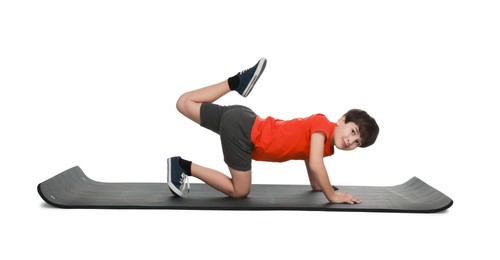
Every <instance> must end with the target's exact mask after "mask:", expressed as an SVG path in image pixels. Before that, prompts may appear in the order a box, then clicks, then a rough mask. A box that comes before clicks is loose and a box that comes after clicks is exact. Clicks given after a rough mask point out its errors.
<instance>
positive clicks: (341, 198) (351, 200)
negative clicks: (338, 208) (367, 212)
mask: <svg viewBox="0 0 500 260" xmlns="http://www.w3.org/2000/svg"><path fill="white" fill-rule="evenodd" d="M330 202H331V203H347V204H359V203H361V201H360V200H359V199H358V198H356V197H355V196H353V195H351V194H349V193H345V192H335V196H333V199H332V200H331V201H330Z"/></svg>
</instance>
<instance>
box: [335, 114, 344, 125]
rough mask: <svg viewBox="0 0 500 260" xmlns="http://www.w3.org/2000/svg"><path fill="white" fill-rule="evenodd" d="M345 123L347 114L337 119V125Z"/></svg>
mask: <svg viewBox="0 0 500 260" xmlns="http://www.w3.org/2000/svg"><path fill="white" fill-rule="evenodd" d="M343 124H345V116H343V117H341V118H339V120H337V125H343Z"/></svg>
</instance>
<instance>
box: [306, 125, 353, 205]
mask: <svg viewBox="0 0 500 260" xmlns="http://www.w3.org/2000/svg"><path fill="white" fill-rule="evenodd" d="M325 140H326V136H325V134H324V133H323V132H316V133H313V134H312V135H311V147H310V153H309V161H308V162H307V161H306V165H307V166H308V167H307V170H308V173H309V176H310V177H309V178H310V180H311V186H312V188H313V189H314V188H317V187H315V186H316V185H317V186H319V188H321V190H322V191H323V194H325V197H326V198H327V199H328V201H329V202H331V203H349V204H354V203H360V201H359V200H358V199H357V198H356V197H354V196H352V195H351V194H348V193H343V192H335V191H334V190H333V187H332V184H331V183H330V178H329V177H328V172H327V171H326V167H325V164H324V162H323V151H324V148H325Z"/></svg>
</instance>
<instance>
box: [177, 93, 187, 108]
mask: <svg viewBox="0 0 500 260" xmlns="http://www.w3.org/2000/svg"><path fill="white" fill-rule="evenodd" d="M188 101H189V99H188V98H187V97H186V94H182V95H181V96H180V97H179V99H177V103H176V104H175V106H176V108H177V110H178V111H179V112H181V113H182V112H183V111H185V110H186V105H187V102H188Z"/></svg>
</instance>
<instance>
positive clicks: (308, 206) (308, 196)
mask: <svg viewBox="0 0 500 260" xmlns="http://www.w3.org/2000/svg"><path fill="white" fill-rule="evenodd" d="M338 188H339V189H340V191H342V192H348V193H352V194H354V195H355V196H357V197H358V198H359V199H360V200H361V201H362V203H361V204H356V205H348V204H329V203H327V200H326V198H325V196H324V195H323V193H322V192H317V191H316V192H315V191H311V188H310V186H309V185H270V184H269V185H268V184H254V185H252V190H251V192H250V195H249V196H248V197H247V198H244V199H233V198H229V197H227V196H226V195H224V194H222V193H220V192H218V191H216V190H214V189H213V188H211V187H210V186H208V185H206V184H191V190H190V193H187V191H186V196H185V197H184V198H175V197H173V196H172V194H171V193H170V191H169V189H168V186H167V184H166V183H105V182H97V181H94V180H92V179H90V178H89V177H87V176H86V175H85V174H84V173H83V171H82V170H81V169H80V167H78V166H75V167H73V168H71V169H68V170H66V171H64V172H62V173H60V174H58V175H56V176H54V177H52V178H50V179H48V180H46V181H44V182H42V183H40V184H39V185H38V193H39V194H40V196H41V197H42V198H43V199H44V200H45V202H47V203H48V204H50V205H52V206H54V207H60V208H103V209H197V210H315V211H370V212H408V213H432V212H439V211H442V210H445V209H447V208H449V207H451V205H452V204H453V201H452V200H451V199H450V198H449V197H448V196H446V195H444V194H443V193H441V192H440V191H438V190H436V189H434V188H433V187H431V186H429V185H428V184H426V183H425V182H423V181H421V180H420V179H418V178H416V177H413V178H411V179H410V180H408V181H407V182H405V183H403V184H400V185H396V186H388V187H377V186H338Z"/></svg>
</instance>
